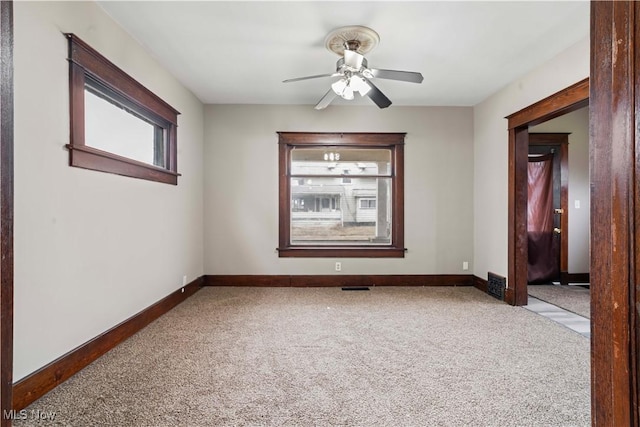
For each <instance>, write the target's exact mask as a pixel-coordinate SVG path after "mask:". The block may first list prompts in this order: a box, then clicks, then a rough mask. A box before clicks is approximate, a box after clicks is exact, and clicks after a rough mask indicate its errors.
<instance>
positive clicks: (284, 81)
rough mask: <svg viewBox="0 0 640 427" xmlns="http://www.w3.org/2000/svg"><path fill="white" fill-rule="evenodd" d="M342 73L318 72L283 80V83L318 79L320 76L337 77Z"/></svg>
mask: <svg viewBox="0 0 640 427" xmlns="http://www.w3.org/2000/svg"><path fill="white" fill-rule="evenodd" d="M341 75H342V74H340V73H331V74H317V75H315V76H307V77H297V78H295V79H287V80H283V81H282V83H291V82H299V81H300V80H309V79H318V78H321V77H337V76H341Z"/></svg>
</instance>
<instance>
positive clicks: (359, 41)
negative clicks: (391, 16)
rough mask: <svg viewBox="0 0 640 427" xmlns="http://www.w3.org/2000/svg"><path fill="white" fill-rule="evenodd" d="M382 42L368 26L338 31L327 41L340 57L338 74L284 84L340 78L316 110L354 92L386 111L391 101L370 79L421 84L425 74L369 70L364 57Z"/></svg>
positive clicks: (327, 46)
mask: <svg viewBox="0 0 640 427" xmlns="http://www.w3.org/2000/svg"><path fill="white" fill-rule="evenodd" d="M379 41H380V37H379V36H378V33H376V32H375V31H373V30H372V29H371V28H368V27H363V26H360V25H352V26H348V27H341V28H338V29H336V30H334V31H332V32H331V33H329V35H328V36H327V38H326V39H325V46H326V48H327V49H329V50H330V51H332V52H334V53H336V54H338V55H340V56H341V58H340V59H338V62H337V63H336V72H335V73H329V74H318V75H315V76H307V77H298V78H295V79H288V80H284V81H283V83H290V82H297V81H301V80H309V79H317V78H322V77H340V79H339V80H337V81H335V82H333V83H332V84H331V89H329V90H328V91H327V93H326V94H325V95H324V96H323V97H322V99H320V101H319V102H318V103H317V104H316V106H315V109H316V110H321V109H323V108H326V107H327V106H328V105H329V104H331V101H333V100H334V99H335V98H336V97H337V96H340V97H341V98H343V99H346V100H352V99H353V98H354V94H355V92H358V93H359V94H360V96H368V97H369V98H370V99H371V100H372V101H373V102H374V103H375V104H376V105H377V106H378V107H380V108H387V107H388V106H389V105H391V100H390V99H389V98H387V97H386V95H385V94H384V93H382V91H381V90H380V89H378V88H377V87H376V85H374V84H373V82H372V81H371V79H373V78H379V79H388V80H398V81H403V82H411V83H422V80H423V77H422V74H420V73H416V72H412V71H398V70H382V69H378V68H369V66H368V62H367V60H366V58H365V57H364V54H365V53H368V52H370V51H371V50H372V49H373V48H374V47H376V46H377V45H378V42H379Z"/></svg>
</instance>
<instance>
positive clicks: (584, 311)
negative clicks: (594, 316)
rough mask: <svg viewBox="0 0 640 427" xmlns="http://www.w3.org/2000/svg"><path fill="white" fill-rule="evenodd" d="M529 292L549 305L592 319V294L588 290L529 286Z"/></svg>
mask: <svg viewBox="0 0 640 427" xmlns="http://www.w3.org/2000/svg"><path fill="white" fill-rule="evenodd" d="M527 292H528V293H529V295H531V296H533V297H536V298H538V299H540V300H542V301H546V302H548V303H549V304H553V305H557V306H558V307H562V308H564V309H565V310H569V311H571V312H573V313H576V314H579V315H580V316H583V317H586V318H589V319H590V318H591V293H590V292H589V289H587V288H583V287H581V286H568V285H564V286H562V285H529V286H527Z"/></svg>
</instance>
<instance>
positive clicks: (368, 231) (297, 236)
mask: <svg viewBox="0 0 640 427" xmlns="http://www.w3.org/2000/svg"><path fill="white" fill-rule="evenodd" d="M302 180H303V181H304V183H303V184H301V183H300V182H301V178H293V179H291V243H292V244H294V245H354V244H355V245H388V244H390V243H391V200H392V199H391V178H375V177H368V178H357V177H353V178H352V180H351V183H348V184H343V183H342V179H341V178H339V177H336V178H333V177H317V176H316V177H306V178H303V179H302Z"/></svg>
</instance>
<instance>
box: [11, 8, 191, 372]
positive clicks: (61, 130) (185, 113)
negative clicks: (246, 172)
mask: <svg viewBox="0 0 640 427" xmlns="http://www.w3.org/2000/svg"><path fill="white" fill-rule="evenodd" d="M14 8H15V11H14V13H15V18H14V19H15V333H14V336H15V346H14V351H15V356H14V379H15V380H19V379H20V378H22V377H24V376H25V375H27V374H29V373H31V372H32V371H34V370H37V369H39V368H41V367H42V366H44V365H45V364H47V363H49V362H51V361H52V360H54V359H55V358H57V357H59V356H61V355H63V354H64V353H66V352H68V351H70V350H71V349H73V348H75V347H77V346H78V345H81V344H82V343H84V342H86V341H87V340H90V339H92V338H94V337H95V336H97V335H99V334H100V333H102V332H104V331H105V330H107V329H109V328H111V327H113V326H114V325H116V324H117V323H119V322H121V321H123V320H125V319H127V318H128V317H130V316H132V315H133V314H135V313H137V312H138V311H140V310H142V309H144V308H145V307H147V306H149V305H151V304H152V303H154V302H156V301H157V300H159V299H161V298H163V297H164V296H166V295H168V294H169V293H171V292H172V291H174V290H176V289H178V288H179V287H180V286H181V285H182V277H183V275H186V276H187V278H188V280H189V281H191V280H193V279H195V278H197V277H199V276H201V275H202V274H203V267H202V251H203V249H202V246H203V244H202V212H203V208H202V169H203V168H202V140H203V107H202V104H201V103H200V102H199V101H198V100H197V98H195V97H194V96H193V95H192V94H191V93H190V92H189V91H187V90H185V89H184V88H183V87H182V86H181V85H180V84H179V83H178V82H177V81H176V80H175V79H174V78H173V77H172V76H171V75H169V74H168V73H167V72H165V71H164V70H163V69H162V67H160V66H159V65H158V64H157V63H155V62H154V60H153V59H151V58H150V56H149V55H148V54H146V53H145V52H144V50H143V49H142V48H141V47H140V46H139V45H138V44H137V43H136V42H135V41H134V40H133V39H131V38H130V37H129V36H128V35H127V34H126V33H125V32H124V31H122V30H121V29H120V28H119V27H117V26H116V25H115V24H114V23H113V22H112V21H111V19H110V18H109V17H108V16H107V15H106V14H105V13H103V12H102V10H101V9H100V8H99V7H98V6H97V5H96V4H95V3H92V2H90V3H85V2H62V3H58V2H43V3H40V2H15V4H14ZM63 32H74V33H76V34H77V35H78V36H79V37H80V38H82V39H83V40H85V41H86V42H88V43H89V44H90V45H91V46H92V47H94V48H95V49H97V50H98V51H99V52H101V53H102V54H103V55H105V56H106V57H107V58H108V59H110V60H111V61H112V62H114V63H115V64H116V65H118V66H119V67H121V68H123V69H124V70H125V71H126V72H128V73H129V74H131V75H132V76H133V77H134V78H136V79H138V80H139V81H140V82H141V83H142V84H144V85H145V86H147V87H148V88H149V89H151V90H152V91H154V92H155V93H156V94H158V95H159V96H160V97H161V98H163V99H164V100H165V101H167V102H168V103H169V104H171V105H172V106H173V107H175V108H176V109H178V110H179V111H180V112H181V113H182V114H181V115H180V116H179V118H178V126H179V127H178V169H179V172H182V173H183V176H182V177H180V178H179V185H178V186H171V185H166V184H159V183H153V182H149V181H143V180H137V179H133V178H126V177H121V176H117V175H111V174H105V173H100V172H94V171H87V170H83V169H79V168H71V167H69V166H68V152H67V151H66V150H65V149H64V145H65V144H67V143H68V142H69V113H68V110H69V100H68V92H69V83H68V78H69V77H68V63H67V60H66V58H67V45H66V40H65V37H64V36H63V35H62V33H63Z"/></svg>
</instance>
